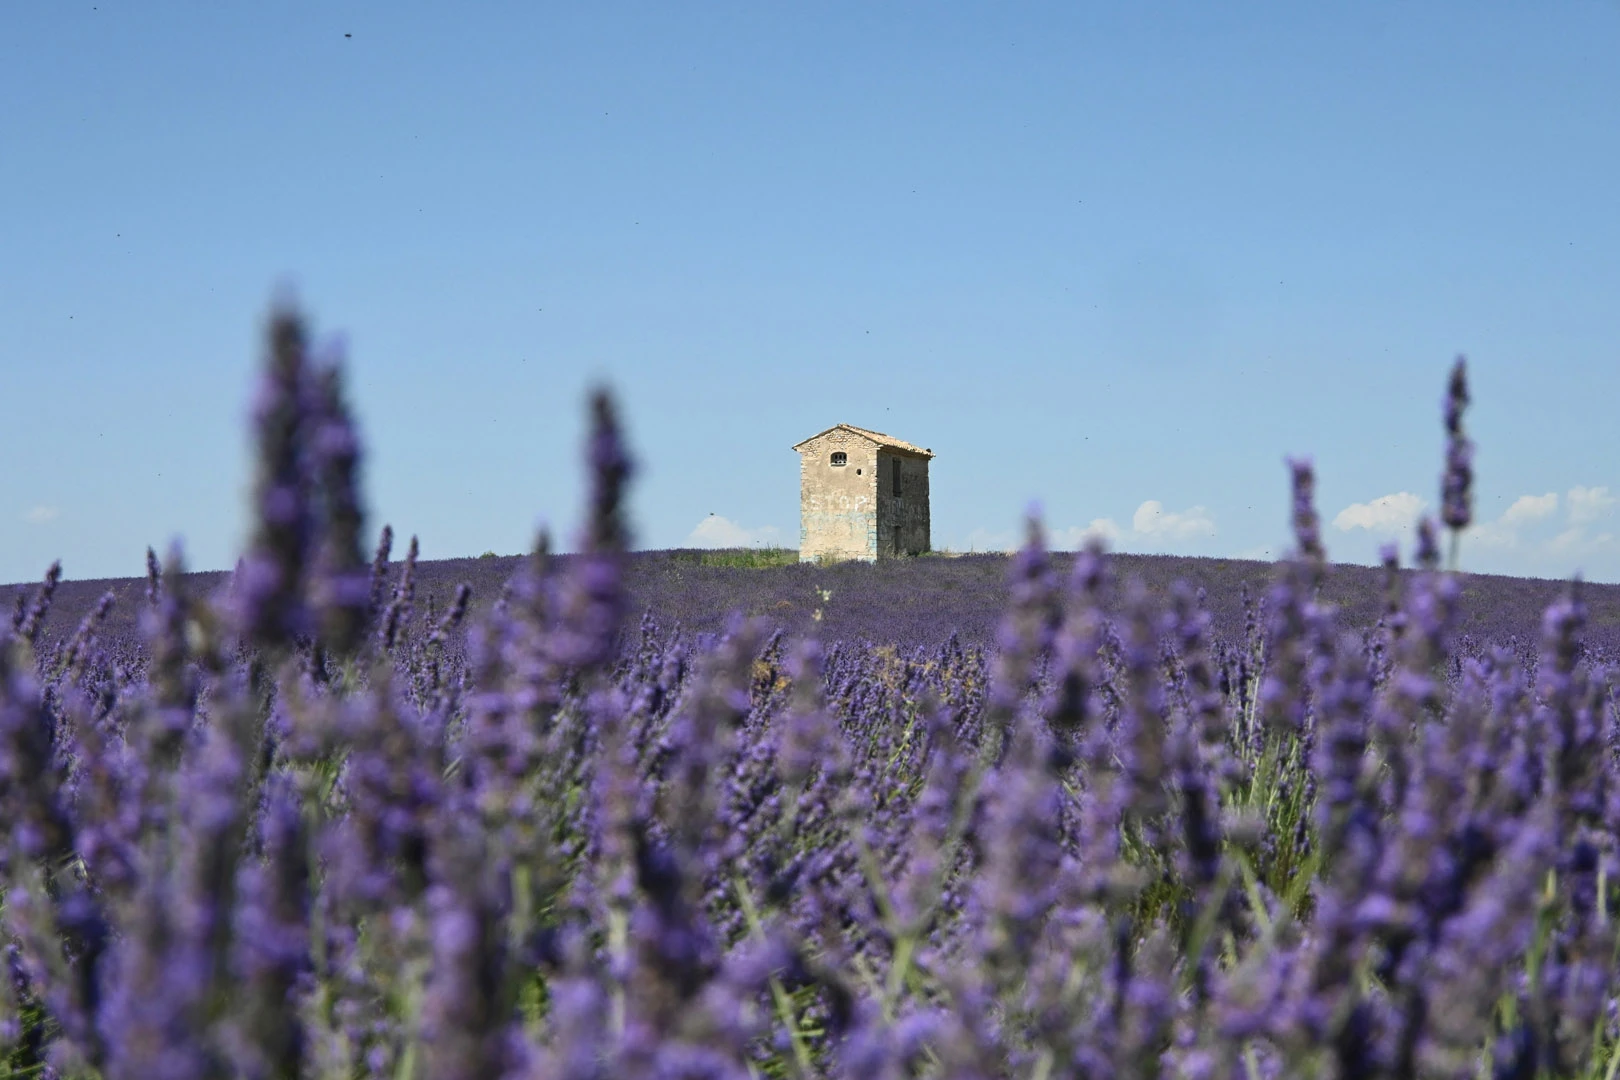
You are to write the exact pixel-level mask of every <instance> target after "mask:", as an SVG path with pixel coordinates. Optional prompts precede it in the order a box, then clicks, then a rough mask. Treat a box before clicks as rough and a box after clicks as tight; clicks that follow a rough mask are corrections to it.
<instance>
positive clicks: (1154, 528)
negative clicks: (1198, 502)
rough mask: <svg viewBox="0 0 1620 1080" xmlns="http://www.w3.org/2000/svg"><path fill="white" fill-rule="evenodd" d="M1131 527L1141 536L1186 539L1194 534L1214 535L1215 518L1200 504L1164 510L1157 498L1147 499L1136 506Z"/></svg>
mask: <svg viewBox="0 0 1620 1080" xmlns="http://www.w3.org/2000/svg"><path fill="white" fill-rule="evenodd" d="M1131 528H1132V529H1134V530H1135V531H1136V532H1137V533H1138V534H1139V535H1141V536H1152V537H1159V538H1161V539H1165V540H1188V539H1191V538H1192V537H1195V536H1214V535H1215V519H1214V518H1212V517H1210V516H1209V511H1208V510H1206V509H1205V508H1204V507H1202V506H1194V507H1192V508H1190V509H1187V510H1181V511H1174V510H1166V509H1165V508H1164V504H1163V503H1161V502H1160V501H1159V500H1157V499H1149V500H1148V501H1147V502H1145V503H1143V504H1142V505H1141V506H1138V507H1137V508H1136V513H1135V514H1134V515H1133V516H1132V517H1131Z"/></svg>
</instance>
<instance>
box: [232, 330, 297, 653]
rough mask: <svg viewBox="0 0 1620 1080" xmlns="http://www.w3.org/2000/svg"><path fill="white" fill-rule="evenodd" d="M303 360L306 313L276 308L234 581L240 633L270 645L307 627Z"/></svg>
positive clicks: (257, 407)
mask: <svg viewBox="0 0 1620 1080" xmlns="http://www.w3.org/2000/svg"><path fill="white" fill-rule="evenodd" d="M305 366H306V356H305V333H304V324H303V320H302V319H300V318H299V316H298V314H297V313H296V312H295V311H293V310H292V309H291V308H287V307H282V308H278V309H277V310H276V311H275V312H274V313H273V314H272V315H271V317H270V327H269V355H268V357H267V358H266V361H265V370H264V375H263V377H262V381H261V383H260V387H259V394H258V400H257V401H256V403H255V405H254V408H253V427H254V436H255V442H256V443H257V447H258V466H257V469H258V475H257V476H256V478H255V479H254V485H253V502H254V506H253V509H254V517H255V519H256V520H255V523H254V530H253V540H252V542H251V550H250V551H249V553H248V556H247V558H246V560H244V562H243V565H242V571H241V573H240V574H238V575H237V582H236V588H237V594H236V603H237V612H236V615H237V621H238V624H239V627H240V630H241V632H242V635H243V637H245V638H247V639H249V640H250V641H252V642H253V643H254V644H257V645H264V646H269V647H272V648H277V647H285V646H287V645H290V644H291V643H292V641H293V639H294V638H295V637H296V636H298V635H299V634H301V633H304V632H305V631H307V629H308V627H307V626H306V623H307V622H308V613H307V611H306V610H305V608H304V606H303V600H302V586H303V580H304V576H305V564H306V562H307V560H308V558H309V554H310V546H311V542H312V534H313V532H314V526H313V508H312V507H311V506H310V492H309V478H308V475H307V474H306V472H305V469H304V462H303V460H302V456H303V448H304V442H305V437H306V429H307V428H308V426H309V423H310V418H309V417H308V416H307V415H306V413H307V407H306V406H307V401H306V395H305V393H304V384H305V379H306V374H305Z"/></svg>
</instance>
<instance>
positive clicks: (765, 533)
mask: <svg viewBox="0 0 1620 1080" xmlns="http://www.w3.org/2000/svg"><path fill="white" fill-rule="evenodd" d="M781 542H782V530H781V529H778V528H777V527H776V526H775V525H761V526H759V527H758V528H756V529H750V528H746V527H744V526H742V525H739V524H737V523H736V522H735V521H732V520H731V519H730V518H723V517H721V516H720V515H719V514H710V515H709V516H708V517H706V518H704V519H703V520H702V521H700V522H698V523H697V527H696V528H695V529H693V530H692V532H691V534H690V535H689V536H687V538H686V543H687V545H688V546H690V547H700V548H736V547H769V546H774V545H777V544H780V543H781Z"/></svg>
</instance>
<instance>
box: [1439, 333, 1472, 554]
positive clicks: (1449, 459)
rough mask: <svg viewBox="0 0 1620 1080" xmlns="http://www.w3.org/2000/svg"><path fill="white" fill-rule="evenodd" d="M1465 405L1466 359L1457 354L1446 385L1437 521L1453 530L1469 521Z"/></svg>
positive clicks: (1469, 455) (1468, 445)
mask: <svg viewBox="0 0 1620 1080" xmlns="http://www.w3.org/2000/svg"><path fill="white" fill-rule="evenodd" d="M1467 407H1468V361H1467V360H1466V359H1465V358H1463V357H1461V356H1459V357H1457V362H1456V363H1455V364H1453V365H1452V368H1451V379H1450V381H1449V383H1448V384H1447V387H1446V406H1445V421H1446V471H1445V476H1444V477H1443V478H1442V481H1441V485H1440V496H1441V510H1440V520H1441V521H1443V522H1445V525H1446V528H1448V529H1451V530H1452V531H1453V532H1454V533H1456V532H1460V531H1461V530H1463V529H1466V528H1467V527H1468V523H1469V522H1470V521H1471V520H1473V505H1472V496H1473V483H1474V464H1473V462H1474V444H1473V443H1472V442H1471V441H1469V439H1468V437H1467V436H1466V435H1465V434H1463V423H1462V415H1463V410H1464V409H1466V408H1467Z"/></svg>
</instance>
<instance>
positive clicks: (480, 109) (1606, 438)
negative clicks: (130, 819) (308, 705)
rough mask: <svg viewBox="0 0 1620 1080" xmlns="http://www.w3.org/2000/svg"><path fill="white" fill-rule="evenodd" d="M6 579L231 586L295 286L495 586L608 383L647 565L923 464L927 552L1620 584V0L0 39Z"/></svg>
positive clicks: (428, 542) (508, 19) (439, 520)
mask: <svg viewBox="0 0 1620 1080" xmlns="http://www.w3.org/2000/svg"><path fill="white" fill-rule="evenodd" d="M0 101H3V102H4V103H5V107H4V108H0V147H4V148H5V149H4V151H3V153H4V168H0V206H3V207H4V208H5V209H4V210H3V211H0V251H3V252H4V253H5V258H4V259H3V260H0V404H3V406H4V419H3V420H0V460H3V461H4V462H5V467H4V468H3V469H0V581H12V580H24V579H31V578H35V577H37V576H38V575H39V574H40V573H41V572H42V571H43V570H44V568H45V566H46V565H47V564H48V563H49V562H50V560H51V559H52V558H56V557H60V558H61V559H62V560H63V562H64V566H65V570H66V573H67V576H68V577H70V578H92V577H104V576H130V575H136V574H139V573H141V572H142V560H143V555H144V550H145V548H146V546H147V545H149V544H150V545H153V546H156V547H158V548H159V549H160V550H161V549H162V548H163V546H164V545H166V544H167V543H168V541H169V539H170V538H171V537H174V536H180V537H182V538H183V539H184V542H185V544H186V547H187V550H188V552H189V553H190V557H191V560H192V562H193V564H194V565H197V566H199V567H203V568H225V567H229V566H230V565H232V564H233V563H234V561H235V558H236V554H237V553H238V551H239V550H240V548H241V545H242V541H243V538H244V535H245V532H246V527H247V519H246V498H245V490H246V486H247V483H248V479H249V475H250V471H249V460H248V446H247V443H246V434H245V426H244V419H245V416H246V409H247V402H248V397H249V393H250V390H251V385H252V376H253V373H254V370H255V366H256V364H257V362H258V358H259V335H260V332H261V328H262V324H263V320H264V316H265V314H266V312H267V311H268V308H269V304H270V301H271V298H272V296H273V293H274V290H275V289H276V287H277V285H278V283H290V284H291V285H293V286H294V287H295V288H296V290H297V293H298V295H299V297H300V298H301V301H302V303H303V305H304V307H305V308H306V310H307V311H308V312H309V313H310V314H311V316H312V318H313V321H314V323H315V326H316V329H317V332H318V333H319V334H320V335H322V336H325V335H328V334H333V333H342V334H343V335H344V336H345V337H346V339H347V342H348V357H349V360H348V365H349V373H350V386H351V390H352V394H353V398H354V400H355V403H356V409H357V412H358V415H359V418H360V424H361V427H362V435H363V438H364V440H365V445H366V448H367V455H368V456H367V471H366V476H367V492H368V501H369V509H370V520H371V526H372V529H373V530H375V529H376V528H380V526H381V524H382V523H383V522H385V521H386V522H389V523H392V524H393V526H394V527H395V529H396V531H397V532H399V533H401V534H403V535H409V534H410V533H413V532H414V533H417V534H420V536H421V540H422V549H423V554H424V557H426V558H448V557H455V556H463V555H475V554H478V553H480V552H482V551H485V550H494V551H497V552H500V553H503V554H504V553H515V552H517V551H520V550H524V549H526V548H527V546H528V544H529V541H530V538H531V537H532V535H533V532H534V529H535V527H536V526H537V524H539V523H540V522H542V521H545V522H549V523H550V524H551V525H552V526H553V527H554V528H555V529H557V530H558V531H559V532H560V533H561V534H562V535H563V536H564V537H567V536H570V535H572V533H573V530H574V529H575V528H576V527H577V522H578V518H579V511H578V508H579V506H580V505H581V501H582V491H581V480H582V478H581V470H580V465H579V443H580V437H581V433H582V430H583V421H584V396H585V393H586V389H587V387H588V386H589V385H591V384H592V383H593V382H594V381H596V380H606V381H607V382H608V383H610V384H611V385H612V386H613V387H614V388H615V389H616V391H617V393H618V395H619V398H620V400H621V402H622V405H623V409H624V413H625V416H626V419H627V422H628V428H629V433H630V437H631V441H632V444H633V448H634V451H635V454H636V456H637V458H638V460H639V462H640V466H641V467H640V472H639V474H638V478H637V483H636V486H635V488H634V494H633V507H634V521H635V528H636V537H637V541H638V544H639V546H642V547H672V546H683V545H689V544H700V543H771V542H786V543H788V544H790V545H791V544H793V543H795V542H796V538H797V533H798V518H797V515H798V492H797V459H796V456H795V455H794V454H793V453H792V452H791V450H790V449H789V447H791V446H792V445H793V444H794V443H795V442H798V441H799V440H800V439H802V438H804V437H806V436H808V435H810V434H813V433H815V432H817V431H820V430H821V429H823V428H825V427H827V426H829V425H831V424H834V423H838V422H849V423H853V424H857V425H861V426H864V427H869V428H875V429H877V430H880V431H886V432H890V433H892V434H894V435H897V436H899V437H900V438H903V439H906V440H909V441H912V442H916V443H919V444H922V445H926V446H929V447H932V448H933V450H934V451H935V453H936V454H937V457H936V459H935V461H934V464H933V466H932V478H933V529H934V545H935V546H936V547H950V548H954V549H959V550H961V549H968V548H970V547H971V548H977V549H979V550H984V549H986V548H995V547H1001V546H1005V545H1006V544H1008V543H1010V542H1012V541H1013V540H1014V539H1015V538H1016V536H1017V531H1018V523H1019V521H1020V519H1021V517H1022V515H1023V513H1024V511H1025V509H1026V507H1028V506H1029V505H1030V504H1031V502H1032V501H1036V500H1038V502H1039V505H1040V506H1041V508H1042V513H1043V516H1044V518H1045V520H1046V522H1047V524H1048V526H1049V528H1050V530H1051V532H1052V533H1053V536H1054V538H1055V539H1056V540H1057V541H1058V542H1059V543H1061V544H1064V545H1068V546H1073V545H1074V544H1076V543H1078V542H1079V541H1080V538H1081V536H1082V534H1083V533H1084V532H1085V531H1086V530H1088V529H1090V530H1094V531H1099V532H1102V533H1104V534H1105V535H1107V536H1108V537H1109V538H1110V541H1111V543H1112V544H1113V546H1114V547H1115V548H1116V549H1120V550H1127V551H1169V552H1177V553H1187V554H1206V555H1226V556H1238V555H1243V556H1258V557H1264V556H1265V555H1266V553H1271V554H1281V553H1282V551H1283V550H1284V549H1285V547H1286V545H1287V542H1288V526H1287V521H1288V491H1287V472H1286V469H1285V466H1284V464H1283V459H1284V457H1285V456H1286V455H1289V454H1309V455H1311V456H1313V457H1314V459H1315V461H1316V464H1317V469H1318V478H1319V481H1318V483H1319V487H1318V493H1319V498H1320V508H1321V510H1322V513H1323V517H1324V520H1325V522H1326V523H1327V524H1326V528H1325V534H1326V540H1327V543H1328V549H1329V554H1330V556H1331V557H1333V558H1335V559H1337V560H1340V561H1370V560H1372V559H1373V558H1374V557H1375V552H1376V549H1377V546H1378V544H1379V543H1380V542H1381V541H1383V540H1385V539H1390V538H1402V539H1403V547H1404V548H1406V549H1409V547H1410V543H1409V524H1410V521H1411V519H1412V517H1413V516H1414V515H1415V514H1416V513H1417V512H1419V511H1420V510H1421V508H1422V507H1423V506H1424V505H1425V504H1426V505H1428V506H1429V507H1430V508H1433V507H1434V505H1435V504H1436V503H1437V501H1438V489H1439V470H1440V464H1441V449H1442V445H1441V429H1440V414H1439V407H1440V398H1441V393H1442V390H1443V387H1444V381H1445V376H1446V372H1447V369H1448V367H1449V364H1450V362H1451V360H1452V358H1453V357H1454V356H1455V355H1457V354H1458V353H1466V354H1467V356H1468V357H1469V360H1470V371H1471V376H1472V383H1473V391H1474V397H1475V405H1474V407H1473V408H1472V409H1471V411H1470V412H1469V414H1468V422H1469V427H1470V430H1471V434H1472V435H1473V437H1474V438H1475V440H1476V442H1477V443H1478V458H1477V472H1478V485H1477V489H1476V491H1477V507H1478V512H1479V516H1480V518H1481V519H1482V525H1481V526H1480V527H1479V528H1478V529H1475V530H1473V531H1472V532H1471V533H1470V534H1469V535H1468V536H1467V537H1465V540H1464V544H1463V565H1464V566H1465V568H1468V569H1474V570H1481V571H1493V572H1506V573H1515V574H1531V575H1537V576H1554V577H1557V576H1566V575H1569V574H1571V573H1574V572H1576V571H1577V570H1580V571H1583V572H1584V573H1585V574H1586V575H1587V576H1588V577H1589V578H1593V579H1597V580H1603V581H1620V541H1617V540H1616V534H1617V533H1620V513H1617V512H1616V510H1617V507H1616V496H1617V494H1620V426H1617V425H1616V423H1615V422H1614V418H1615V413H1616V403H1617V401H1620V345H1617V343H1620V211H1617V203H1616V201H1615V178H1616V176H1617V175H1620V119H1617V116H1620V114H1617V113H1616V110H1615V105H1616V103H1617V102H1620V3H1616V2H1615V0H1548V2H1545V3H1538V4H1527V3H1522V2H1518V0H1514V2H1489V0H1485V2H1482V0H1468V2H1455V3H1439V2H1424V3H1414V4H1395V3H1375V4H1351V3H1321V4H1298V3H1251V2H1243V0H1233V2H1229V3H1223V4H1209V3H1207V2H1203V0H1197V2H1187V3H1142V4H1124V3H1108V4H1100V3H1073V2H1068V3H1053V4H1034V3H1029V4H1017V5H989V4H967V3H960V4H936V5H924V4H916V3H910V4H900V3H879V4H873V3H849V4H839V3H818V4H813V5H787V4H759V3H748V4H730V5H728V4H720V3H703V4H680V5H675V4H664V3H657V4H619V3H611V2H597V3H591V4H570V5H561V4H532V5H531V4H505V5H494V4H478V3H465V4H457V5H445V4H433V5H428V4H414V3H404V2H397V0H396V2H394V3H390V4H353V3H322V4H313V3H284V4H257V5H216V4H202V3H194V4H179V3H164V2H159V0H146V2H142V3H139V4H135V3H125V2H119V0H94V2H89V3H87V2H78V0H75V2H74V3H51V4H33V5H26V6H25V5H11V6H10V7H8V10H7V12H6V14H5V17H4V32H3V33H0Z"/></svg>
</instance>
